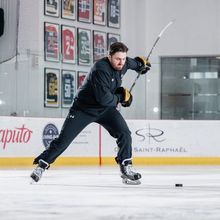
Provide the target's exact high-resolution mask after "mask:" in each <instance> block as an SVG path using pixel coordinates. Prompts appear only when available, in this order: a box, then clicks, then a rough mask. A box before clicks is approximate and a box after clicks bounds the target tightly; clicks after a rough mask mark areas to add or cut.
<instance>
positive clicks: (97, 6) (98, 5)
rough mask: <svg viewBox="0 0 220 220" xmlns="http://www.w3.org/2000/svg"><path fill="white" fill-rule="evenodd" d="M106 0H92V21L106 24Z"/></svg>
mask: <svg viewBox="0 0 220 220" xmlns="http://www.w3.org/2000/svg"><path fill="white" fill-rule="evenodd" d="M106 11H107V0H93V23H94V24H98V25H106Z"/></svg>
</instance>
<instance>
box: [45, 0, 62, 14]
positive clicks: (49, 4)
mask: <svg viewBox="0 0 220 220" xmlns="http://www.w3.org/2000/svg"><path fill="white" fill-rule="evenodd" d="M59 11H60V1H59V0H44V14H45V15H48V16H51V17H59Z"/></svg>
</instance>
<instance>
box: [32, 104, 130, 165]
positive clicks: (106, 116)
mask: <svg viewBox="0 0 220 220" xmlns="http://www.w3.org/2000/svg"><path fill="white" fill-rule="evenodd" d="M92 122H97V123H98V124H100V125H102V126H103V127H104V128H105V129H107V131H108V132H109V133H110V135H111V136H112V137H114V138H116V139H117V140H116V143H117V145H118V148H119V151H118V154H117V162H118V163H121V162H122V161H123V160H124V159H129V158H131V156H132V147H131V132H130V130H129V128H128V126H127V124H126V122H125V120H124V118H123V117H122V115H121V114H120V112H119V111H118V110H117V109H116V108H110V109H109V110H107V111H105V112H104V113H103V114H101V115H100V116H98V117H97V116H91V115H88V114H86V113H84V112H82V111H80V110H71V111H70V112H69V114H68V116H67V118H66V120H65V122H64V124H63V127H62V129H61V132H60V135H59V136H58V138H56V139H54V140H53V141H52V142H51V144H50V146H49V148H48V149H47V150H45V151H44V152H43V153H41V154H40V155H39V156H38V157H37V158H35V160H34V164H37V163H38V161H39V160H40V159H43V160H44V161H46V162H48V163H49V164H51V163H53V162H54V161H55V160H56V158H57V157H58V156H59V155H60V154H62V153H63V152H64V151H65V150H66V148H67V147H68V146H69V145H70V144H71V142H72V141H73V140H74V138H75V137H76V136H77V135H78V134H79V133H80V132H81V131H82V130H83V129H84V128H85V127H86V126H87V125H88V124H90V123H92ZM82 150H83V149H82Z"/></svg>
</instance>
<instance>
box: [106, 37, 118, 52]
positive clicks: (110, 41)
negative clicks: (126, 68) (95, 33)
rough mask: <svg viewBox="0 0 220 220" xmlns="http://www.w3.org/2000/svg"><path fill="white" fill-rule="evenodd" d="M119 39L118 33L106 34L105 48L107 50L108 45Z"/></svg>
mask: <svg viewBox="0 0 220 220" xmlns="http://www.w3.org/2000/svg"><path fill="white" fill-rule="evenodd" d="M119 41H120V35H119V34H112V33H108V34H107V49H108V50H109V47H110V46H111V45H112V44H113V43H115V42H119Z"/></svg>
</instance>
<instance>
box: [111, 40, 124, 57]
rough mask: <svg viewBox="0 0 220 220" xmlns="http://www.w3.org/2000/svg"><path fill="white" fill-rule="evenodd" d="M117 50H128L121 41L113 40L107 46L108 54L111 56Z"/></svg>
mask: <svg viewBox="0 0 220 220" xmlns="http://www.w3.org/2000/svg"><path fill="white" fill-rule="evenodd" d="M117 52H125V53H127V52H128V48H127V46H126V45H125V44H123V43H122V42H115V43H113V44H112V45H111V46H110V48H109V55H110V56H112V55H114V54H115V53H117Z"/></svg>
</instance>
